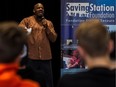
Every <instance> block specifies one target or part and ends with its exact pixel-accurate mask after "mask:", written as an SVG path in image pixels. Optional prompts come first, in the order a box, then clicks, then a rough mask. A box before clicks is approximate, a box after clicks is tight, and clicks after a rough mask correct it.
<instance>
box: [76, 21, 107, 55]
mask: <svg viewBox="0 0 116 87" xmlns="http://www.w3.org/2000/svg"><path fill="white" fill-rule="evenodd" d="M76 37H77V39H78V45H80V46H81V47H82V48H83V49H84V50H85V51H86V52H87V53H88V54H89V55H90V56H92V57H95V56H101V55H104V54H106V53H107V51H108V41H109V34H108V31H107V28H106V26H104V25H103V24H102V23H101V22H100V20H98V19H89V20H87V21H85V22H83V23H81V24H80V25H79V27H78V28H77V31H76Z"/></svg>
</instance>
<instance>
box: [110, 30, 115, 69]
mask: <svg viewBox="0 0 116 87" xmlns="http://www.w3.org/2000/svg"><path fill="white" fill-rule="evenodd" d="M110 40H111V41H112V42H113V45H114V47H113V48H114V49H113V50H112V52H111V53H110V59H111V68H112V69H116V31H115V32H111V33H110Z"/></svg>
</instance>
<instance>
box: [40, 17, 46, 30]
mask: <svg viewBox="0 0 116 87" xmlns="http://www.w3.org/2000/svg"><path fill="white" fill-rule="evenodd" d="M41 23H42V25H43V26H44V27H45V28H47V21H46V19H45V18H44V17H42V21H41Z"/></svg>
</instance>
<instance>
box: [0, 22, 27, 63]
mask: <svg viewBox="0 0 116 87" xmlns="http://www.w3.org/2000/svg"><path fill="white" fill-rule="evenodd" d="M22 30H23V29H21V28H20V27H18V24H17V23H16V22H2V23H0V63H12V62H15V60H17V58H18V56H19V55H20V53H21V51H22V50H23V46H24V43H25V40H26V34H24V32H23V31H22Z"/></svg>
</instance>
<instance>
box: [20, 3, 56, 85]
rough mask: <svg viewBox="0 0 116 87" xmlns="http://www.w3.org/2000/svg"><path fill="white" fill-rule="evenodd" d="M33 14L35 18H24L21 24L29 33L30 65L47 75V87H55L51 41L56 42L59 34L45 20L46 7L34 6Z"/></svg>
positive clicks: (50, 23)
mask: <svg viewBox="0 0 116 87" xmlns="http://www.w3.org/2000/svg"><path fill="white" fill-rule="evenodd" d="M33 12H34V15H33V16H30V17H27V18H24V19H23V20H22V21H21V22H20V24H19V26H21V27H24V28H25V31H26V32H27V33H28V40H27V44H28V56H29V62H28V65H29V66H30V67H31V68H32V69H33V70H34V71H35V72H38V71H40V70H41V71H42V72H43V73H44V74H45V77H46V82H47V86H48V87H53V80H52V69H51V58H52V55H51V49H50V43H49V41H52V42H54V41H55V40H56V38H57V34H56V32H55V30H54V27H53V24H52V22H51V21H49V20H47V19H45V18H44V6H43V5H42V4H41V3H37V4H36V5H34V9H33ZM37 75H38V74H37Z"/></svg>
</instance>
